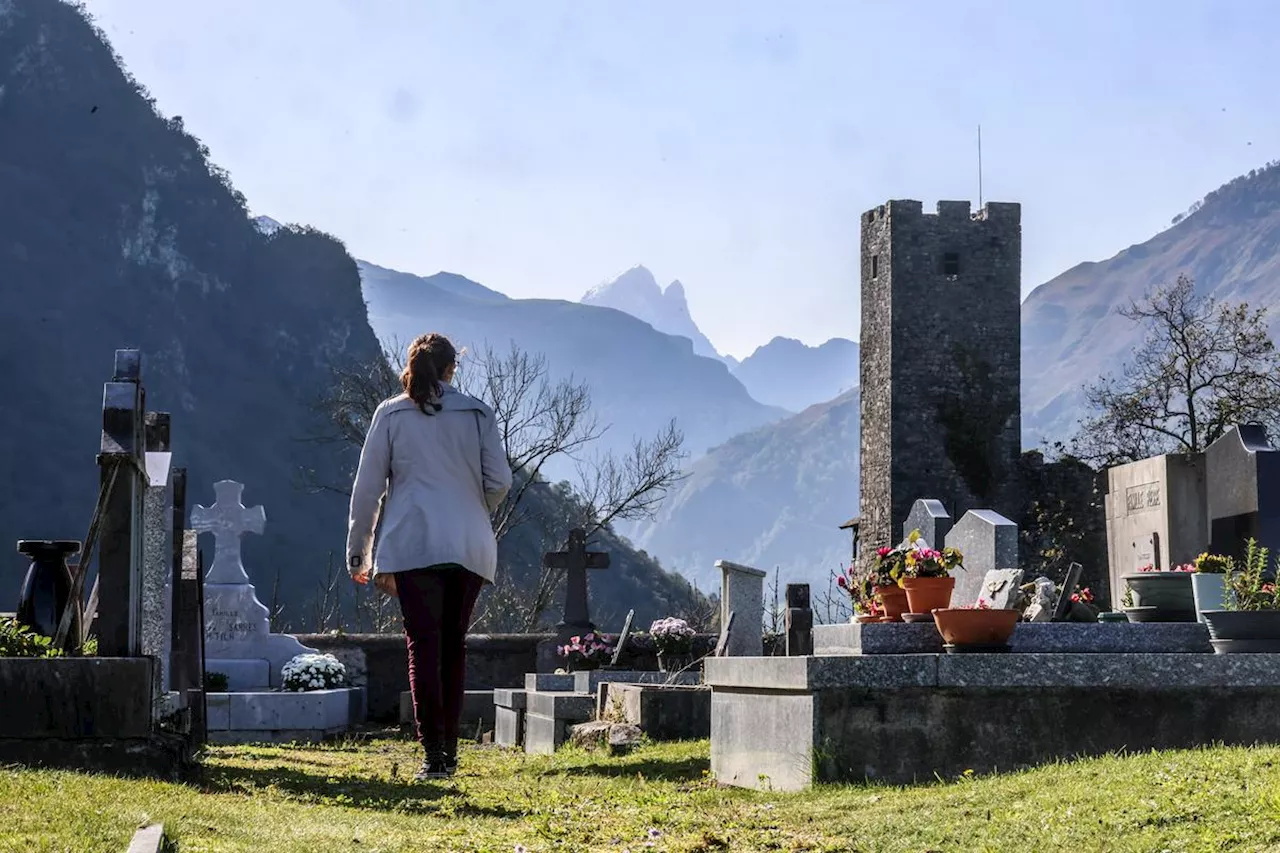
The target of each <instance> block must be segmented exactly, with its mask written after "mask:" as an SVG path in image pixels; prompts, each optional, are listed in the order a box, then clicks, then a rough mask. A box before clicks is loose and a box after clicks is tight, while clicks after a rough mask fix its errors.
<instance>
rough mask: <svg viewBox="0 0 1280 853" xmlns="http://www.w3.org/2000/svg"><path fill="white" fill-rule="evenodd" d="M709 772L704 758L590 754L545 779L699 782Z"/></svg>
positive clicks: (553, 772) (557, 769)
mask: <svg viewBox="0 0 1280 853" xmlns="http://www.w3.org/2000/svg"><path fill="white" fill-rule="evenodd" d="M710 769H711V762H710V761H709V760H707V759H705V758H682V759H679V760H675V761H669V760H663V759H658V758H631V759H627V758H622V759H608V758H598V759H597V758H595V757H594V756H593V755H591V754H590V753H588V754H587V756H586V757H585V759H584V761H583V763H582V764H572V765H569V766H561V767H557V768H555V769H554V770H549V771H547V774H546V775H548V776H554V775H557V774H562V775H565V776H580V775H591V776H607V777H612V778H624V777H632V776H635V775H637V774H639V775H641V776H643V777H644V778H645V779H648V780H650V781H668V782H696V781H698V780H700V779H702V778H703V777H704V776H705V775H706V772H707V771H708V770H710Z"/></svg>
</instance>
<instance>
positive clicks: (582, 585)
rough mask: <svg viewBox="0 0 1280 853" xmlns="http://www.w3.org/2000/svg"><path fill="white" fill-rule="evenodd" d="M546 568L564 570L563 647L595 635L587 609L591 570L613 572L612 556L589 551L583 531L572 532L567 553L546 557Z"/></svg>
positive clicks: (560, 634)
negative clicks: (586, 636)
mask: <svg viewBox="0 0 1280 853" xmlns="http://www.w3.org/2000/svg"><path fill="white" fill-rule="evenodd" d="M542 565H543V567H544V568H548V569H563V570H564V571H565V583H564V617H563V619H562V620H561V621H560V624H559V625H557V626H556V635H557V639H558V641H559V642H560V643H565V642H567V641H568V640H569V638H571V637H579V636H581V635H583V634H585V633H588V632H590V631H594V630H595V629H596V628H595V625H594V624H593V623H592V621H591V615H590V611H589V610H588V607H587V569H607V568H609V555H608V553H606V552H603V551H588V550H587V534H586V532H585V531H584V530H582V529H581V528H576V527H575V528H574V529H573V530H570V531H569V547H568V548H567V549H565V550H564V551H549V552H547V553H546V554H543V555H542Z"/></svg>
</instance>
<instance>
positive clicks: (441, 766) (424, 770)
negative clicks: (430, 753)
mask: <svg viewBox="0 0 1280 853" xmlns="http://www.w3.org/2000/svg"><path fill="white" fill-rule="evenodd" d="M451 775H453V774H451V773H450V772H449V768H447V767H446V766H445V763H444V761H443V760H441V759H439V758H435V759H432V758H424V759H423V760H422V766H421V767H420V768H418V773H417V775H416V776H414V777H413V778H414V781H416V782H425V781H427V780H428V779H448V778H449V777H450V776H451Z"/></svg>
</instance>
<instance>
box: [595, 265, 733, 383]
mask: <svg viewBox="0 0 1280 853" xmlns="http://www.w3.org/2000/svg"><path fill="white" fill-rule="evenodd" d="M582 302H583V304H585V305H599V306H602V307H604V308H613V309H614V310H617V311H622V312H624V313H627V314H630V315H631V316H632V317H635V318H636V319H638V320H643V321H644V322H646V323H648V324H649V325H650V326H653V327H654V328H655V329H657V330H658V331H659V332H663V333H664V334H668V335H677V336H679V337H682V338H688V339H689V340H690V341H692V342H693V351H694V352H695V353H697V354H698V355H701V356H705V357H707V358H714V359H720V353H718V352H716V348H715V347H714V346H713V345H712V343H711V341H710V340H708V339H707V336H706V335H704V334H703V333H702V330H701V329H699V328H698V324H697V323H695V322H694V321H693V316H692V315H691V314H690V313H689V303H688V301H687V300H686V298H685V287H684V285H683V284H682V283H681V282H680V281H679V280H676V281H673V282H671V284H669V285H667V288H666V290H663V289H662V288H661V287H659V286H658V280H657V279H656V278H654V275H653V273H652V272H650V271H649V268H648V267H646V266H644V265H643V264H636V265H635V266H634V267H632V268H631V269H629V270H627V271H626V272H624V273H623V274H622V275H620V276H618V277H617V278H615V279H613V280H612V281H607V282H605V283H603V284H600V285H597V286H595V287H593V288H591V289H590V290H588V291H587V292H586V294H585V295H584V296H583V297H582Z"/></svg>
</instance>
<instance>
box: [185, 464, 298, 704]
mask: <svg viewBox="0 0 1280 853" xmlns="http://www.w3.org/2000/svg"><path fill="white" fill-rule="evenodd" d="M213 489H214V494H215V495H217V501H216V502H215V503H214V504H213V505H212V506H208V507H205V506H199V505H197V506H195V507H193V508H192V510H191V529H192V530H195V531H197V532H200V533H212V534H213V535H214V543H215V552H214V557H213V565H212V567H210V569H209V573H208V575H206V577H205V579H204V644H205V669H206V671H208V672H221V673H223V674H225V675H226V676H227V682H228V685H229V689H230V690H232V691H238V690H257V689H264V688H267V687H279V686H280V668H281V667H283V666H284V665H285V664H286V663H288V662H289V661H290V660H291V659H293V657H294V656H295V655H301V654H308V653H314V652H315V650H314V649H309V648H307V647H306V646H304V645H302V643H300V642H298V640H297V639H296V638H294V637H291V636H289V635H287V634H272V633H271V627H270V619H269V616H268V613H267V608H266V607H265V606H264V605H263V604H262V602H260V601H259V600H258V596H257V593H256V592H255V590H254V588H253V584H251V583H249V574H248V572H246V571H245V569H244V563H243V562H242V561H241V557H240V537H241V536H242V535H244V534H245V533H251V532H252V533H261V532H262V531H263V529H264V527H265V524H266V512H265V511H264V510H263V508H262V507H260V506H256V507H253V508H252V509H246V508H245V507H244V505H243V504H242V503H241V502H240V496H241V494H242V493H243V492H244V486H243V485H242V484H240V483H237V482H235V481H233V480H222V481H221V482H218V483H215V484H214V487H213Z"/></svg>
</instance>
